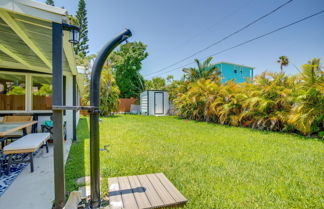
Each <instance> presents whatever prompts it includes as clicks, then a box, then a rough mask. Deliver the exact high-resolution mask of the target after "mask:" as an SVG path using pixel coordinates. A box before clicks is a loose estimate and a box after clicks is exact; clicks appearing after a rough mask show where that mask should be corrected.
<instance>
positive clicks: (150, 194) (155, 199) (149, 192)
mask: <svg viewBox="0 0 324 209" xmlns="http://www.w3.org/2000/svg"><path fill="white" fill-rule="evenodd" d="M137 178H138V180H139V181H140V183H141V185H142V186H143V187H144V188H145V189H146V192H145V193H146V196H147V198H148V199H149V201H150V203H151V205H152V207H162V206H164V204H163V201H162V200H161V198H160V196H159V195H158V193H157V192H156V191H155V189H154V187H153V185H152V184H151V182H150V180H149V179H148V178H147V176H146V175H139V176H137Z"/></svg>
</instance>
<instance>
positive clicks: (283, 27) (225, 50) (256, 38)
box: [152, 10, 324, 75]
mask: <svg viewBox="0 0 324 209" xmlns="http://www.w3.org/2000/svg"><path fill="white" fill-rule="evenodd" d="M322 13H324V10H321V11H319V12H316V13H314V14H312V15H309V16H307V17H304V18H302V19H299V20H297V21H295V22H292V23H290V24H288V25H285V26H282V27H279V28H277V29H275V30H272V31H270V32H268V33H265V34H263V35H260V36H257V37H255V38H252V39H249V40H247V41H244V42H242V43H239V44H237V45H234V46H232V47H229V48H226V49H223V50H221V51H218V52H216V53H214V54H212V55H210V56H215V55H218V54H222V53H224V52H227V51H229V50H232V49H235V48H237V47H240V46H243V45H245V44H248V43H250V42H253V41H255V40H258V39H260V38H263V37H266V36H268V35H270V34H272V33H275V32H278V31H280V30H283V29H285V28H288V27H290V26H293V25H295V24H298V23H300V22H303V21H305V20H307V19H310V18H312V17H315V16H317V15H320V14H322ZM210 56H208V57H210ZM208 57H205V59H206V58H208ZM193 63H195V62H190V63H187V64H185V65H183V66H180V67H177V68H174V69H172V70H169V71H166V72H162V73H160V74H159V75H162V74H165V73H169V72H172V71H175V70H177V69H181V68H184V67H186V66H187V65H190V64H193ZM156 73H157V72H156ZM156 73H152V75H153V74H156Z"/></svg>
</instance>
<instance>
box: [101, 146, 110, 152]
mask: <svg viewBox="0 0 324 209" xmlns="http://www.w3.org/2000/svg"><path fill="white" fill-rule="evenodd" d="M109 146H110V144H108V145H104V148H102V149H100V151H106V152H109V150H108V147H109Z"/></svg>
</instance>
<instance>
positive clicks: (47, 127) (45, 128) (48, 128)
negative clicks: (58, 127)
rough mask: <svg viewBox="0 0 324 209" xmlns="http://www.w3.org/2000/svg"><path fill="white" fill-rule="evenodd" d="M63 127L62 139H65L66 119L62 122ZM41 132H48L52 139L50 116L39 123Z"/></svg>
mask: <svg viewBox="0 0 324 209" xmlns="http://www.w3.org/2000/svg"><path fill="white" fill-rule="evenodd" d="M63 128H64V140H66V121H64V123H63ZM41 130H42V133H50V134H51V137H50V139H52V140H53V120H52V116H51V120H45V121H44V122H43V124H42V125H41Z"/></svg>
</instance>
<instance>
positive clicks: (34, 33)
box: [0, 0, 77, 74]
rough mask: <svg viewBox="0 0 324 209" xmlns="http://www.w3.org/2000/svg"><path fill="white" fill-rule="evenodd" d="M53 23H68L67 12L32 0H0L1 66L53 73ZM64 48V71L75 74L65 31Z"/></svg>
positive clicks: (70, 45)
mask: <svg viewBox="0 0 324 209" xmlns="http://www.w3.org/2000/svg"><path fill="white" fill-rule="evenodd" d="M52 22H56V23H66V22H68V17H67V11H66V10H65V9H61V8H57V7H53V6H49V5H46V4H43V3H40V2H35V1H32V0H1V1H0V33H1V36H0V68H5V69H10V70H13V71H14V70H15V69H23V70H32V71H36V72H37V71H38V72H44V73H52ZM63 49H64V53H63V54H64V56H63V69H64V72H65V74H66V73H72V74H76V73H77V71H76V65H75V57H74V52H73V46H72V44H71V43H70V42H69V32H68V31H64V38H63Z"/></svg>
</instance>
